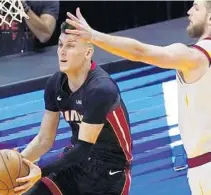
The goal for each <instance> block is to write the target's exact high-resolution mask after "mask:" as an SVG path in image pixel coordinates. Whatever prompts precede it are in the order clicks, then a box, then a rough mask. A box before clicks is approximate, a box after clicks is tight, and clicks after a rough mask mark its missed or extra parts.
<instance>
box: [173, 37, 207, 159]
mask: <svg viewBox="0 0 211 195" xmlns="http://www.w3.org/2000/svg"><path fill="white" fill-rule="evenodd" d="M196 46H197V48H198V49H199V50H201V51H203V52H204V53H205V54H206V55H207V57H208V58H209V55H210V54H209V53H210V52H211V40H202V41H200V42H198V43H197V44H196ZM176 77H177V83H178V114H179V115H178V123H179V130H180V133H181V137H182V141H183V144H184V147H185V150H186V152H187V155H188V157H189V158H191V157H195V156H199V155H201V154H204V153H207V152H211V67H210V68H209V69H208V71H207V72H206V73H205V74H204V76H202V77H201V78H200V79H199V80H197V81H196V82H194V83H191V84H186V83H185V82H184V80H183V79H182V77H181V76H180V75H179V73H178V72H177V76H176Z"/></svg>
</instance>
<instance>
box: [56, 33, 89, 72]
mask: <svg viewBox="0 0 211 195" xmlns="http://www.w3.org/2000/svg"><path fill="white" fill-rule="evenodd" d="M57 53H58V58H59V68H60V71H62V72H64V73H67V74H68V73H73V72H75V71H78V70H80V68H81V67H82V66H83V65H84V63H85V62H86V60H91V57H92V54H93V49H92V47H90V46H89V45H88V44H87V43H85V42H82V41H81V40H79V39H76V36H75V35H70V34H65V33H61V35H60V37H59V43H58V50H57Z"/></svg>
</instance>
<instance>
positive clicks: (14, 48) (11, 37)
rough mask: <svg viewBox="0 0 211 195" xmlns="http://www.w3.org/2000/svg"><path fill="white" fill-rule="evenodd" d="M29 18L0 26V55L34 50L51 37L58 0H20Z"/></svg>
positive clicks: (55, 19)
mask: <svg viewBox="0 0 211 195" xmlns="http://www.w3.org/2000/svg"><path fill="white" fill-rule="evenodd" d="M22 4H23V8H24V11H25V12H26V14H27V15H28V16H29V19H23V22H22V23H20V22H17V21H13V22H12V24H11V27H10V26H9V25H7V24H3V25H2V26H0V43H1V47H0V56H5V55H12V54H18V53H23V52H30V51H35V50H36V49H38V48H40V47H41V45H42V44H43V43H47V42H48V41H49V39H50V38H51V37H52V35H53V33H54V31H55V27H56V23H57V20H58V16H59V1H57V0H53V1H22Z"/></svg>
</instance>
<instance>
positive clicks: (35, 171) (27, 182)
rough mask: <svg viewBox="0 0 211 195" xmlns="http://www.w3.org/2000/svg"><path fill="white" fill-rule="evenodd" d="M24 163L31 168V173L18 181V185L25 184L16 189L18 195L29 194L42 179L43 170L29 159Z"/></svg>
mask: <svg viewBox="0 0 211 195" xmlns="http://www.w3.org/2000/svg"><path fill="white" fill-rule="evenodd" d="M23 161H24V162H25V163H26V164H27V165H28V166H29V169H30V172H29V175H28V176H26V177H22V178H18V179H17V180H16V182H18V183H23V184H22V185H20V186H18V187H16V188H14V192H15V194H16V195H21V194H23V193H25V192H27V191H28V190H29V189H30V188H31V187H32V186H33V185H34V184H35V183H36V182H37V181H38V180H39V179H40V178H41V169H40V168H39V167H38V166H37V165H35V164H34V163H32V162H30V161H29V160H27V159H23Z"/></svg>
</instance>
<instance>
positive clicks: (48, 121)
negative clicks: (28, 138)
mask: <svg viewBox="0 0 211 195" xmlns="http://www.w3.org/2000/svg"><path fill="white" fill-rule="evenodd" d="M59 119H60V113H59V112H52V111H48V110H45V113H44V116H43V119H42V123H41V127H40V131H39V134H38V136H39V138H40V139H41V140H43V141H44V142H47V143H49V144H52V143H53V142H54V140H55V137H56V131H57V128H58V125H59Z"/></svg>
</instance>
